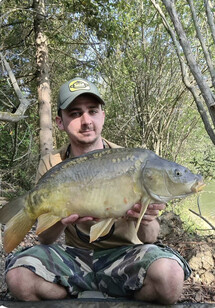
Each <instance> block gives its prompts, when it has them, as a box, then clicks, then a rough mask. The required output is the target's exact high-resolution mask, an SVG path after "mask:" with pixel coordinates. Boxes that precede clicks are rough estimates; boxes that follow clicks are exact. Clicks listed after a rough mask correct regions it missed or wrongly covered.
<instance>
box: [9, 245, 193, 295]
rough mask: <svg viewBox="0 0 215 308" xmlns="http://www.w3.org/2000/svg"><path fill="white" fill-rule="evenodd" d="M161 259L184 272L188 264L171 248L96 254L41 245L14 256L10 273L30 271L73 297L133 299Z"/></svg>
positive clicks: (141, 247)
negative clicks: (89, 294) (91, 294)
mask: <svg viewBox="0 0 215 308" xmlns="http://www.w3.org/2000/svg"><path fill="white" fill-rule="evenodd" d="M160 258H170V259H173V260H176V261H177V262H178V263H179V264H180V265H181V267H182V268H183V269H184V274H185V279H186V278H188V277H189V275H190V273H191V270H190V268H189V265H188V264H187V262H186V261H185V260H184V259H183V258H182V257H181V256H180V255H179V254H178V253H177V252H175V251H173V250H172V249H170V248H169V247H159V246H157V245H151V244H147V245H134V246H122V247H118V248H113V249H106V250H99V251H92V250H87V249H79V248H73V247H70V246H66V245H57V244H53V245H38V246H34V247H30V248H27V249H24V250H22V251H21V252H17V253H15V254H14V255H13V254H10V255H9V256H8V258H7V262H6V272H7V271H9V270H10V269H12V268H16V267H20V266H21V267H26V268H28V269H30V270H31V271H33V272H34V273H35V274H37V275H39V276H41V277H42V278H44V279H45V280H47V281H49V282H53V283H57V284H60V285H63V286H64V287H66V289H67V290H68V293H69V294H70V295H73V296H76V295H77V294H78V293H79V292H83V291H101V292H102V293H105V294H108V295H110V296H116V297H123V296H132V295H133V293H134V291H136V290H139V289H140V288H141V287H142V285H143V280H144V277H145V274H146V271H147V269H148V267H149V266H150V264H152V262H154V261H155V260H157V259H160Z"/></svg>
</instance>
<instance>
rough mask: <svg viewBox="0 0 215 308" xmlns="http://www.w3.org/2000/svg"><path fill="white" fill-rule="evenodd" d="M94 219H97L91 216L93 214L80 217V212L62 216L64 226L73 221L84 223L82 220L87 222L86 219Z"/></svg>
mask: <svg viewBox="0 0 215 308" xmlns="http://www.w3.org/2000/svg"><path fill="white" fill-rule="evenodd" d="M92 220H95V218H94V217H91V216H85V217H80V216H79V215H78V214H72V215H70V216H68V217H65V218H62V219H61V223H62V224H63V225H64V226H67V225H69V224H73V223H76V224H78V223H82V222H85V221H92Z"/></svg>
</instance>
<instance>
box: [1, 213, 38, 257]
mask: <svg viewBox="0 0 215 308" xmlns="http://www.w3.org/2000/svg"><path fill="white" fill-rule="evenodd" d="M35 221H36V220H35V219H32V218H30V217H29V215H28V214H27V213H26V210H25V209H24V208H23V209H22V210H21V211H19V212H18V213H17V214H16V215H15V216H14V217H13V218H11V219H10V220H9V222H8V223H7V224H6V227H5V231H4V239H3V247H4V250H5V252H6V253H9V252H11V251H12V250H13V249H14V248H16V247H17V246H18V245H19V243H20V242H21V241H22V240H23V238H24V237H25V235H26V234H27V233H28V231H29V230H30V229H31V227H32V226H33V224H34V222H35Z"/></svg>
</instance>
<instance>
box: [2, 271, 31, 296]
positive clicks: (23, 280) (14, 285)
mask: <svg viewBox="0 0 215 308" xmlns="http://www.w3.org/2000/svg"><path fill="white" fill-rule="evenodd" d="M34 277H36V275H35V274H34V273H33V272H31V271H30V270H28V269H27V268H24V267H17V268H14V269H11V270H9V271H8V272H7V274H6V283H7V285H8V288H9V290H10V292H11V293H12V294H13V295H14V296H15V297H16V298H18V299H20V300H24V301H28V300H31V299H32V296H33V292H32V289H33V283H34Z"/></svg>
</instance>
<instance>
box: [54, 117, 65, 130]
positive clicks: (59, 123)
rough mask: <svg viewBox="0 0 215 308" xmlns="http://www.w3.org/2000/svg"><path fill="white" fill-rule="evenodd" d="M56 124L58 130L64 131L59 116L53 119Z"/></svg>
mask: <svg viewBox="0 0 215 308" xmlns="http://www.w3.org/2000/svg"><path fill="white" fill-rule="evenodd" d="M55 121H56V124H57V126H58V128H59V129H60V130H64V125H63V119H62V118H61V117H60V116H56V118H55Z"/></svg>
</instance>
